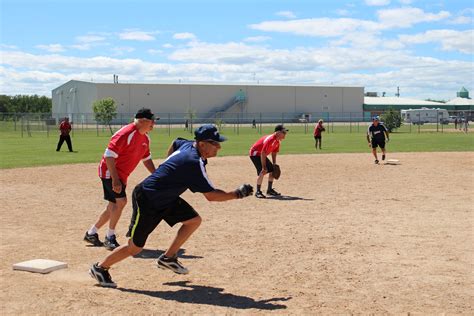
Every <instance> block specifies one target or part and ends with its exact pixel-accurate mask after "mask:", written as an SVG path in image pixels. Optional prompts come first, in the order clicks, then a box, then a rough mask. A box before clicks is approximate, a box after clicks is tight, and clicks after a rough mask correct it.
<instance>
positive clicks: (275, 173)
mask: <svg viewBox="0 0 474 316" xmlns="http://www.w3.org/2000/svg"><path fill="white" fill-rule="evenodd" d="M272 175H273V178H275V179H276V180H278V179H279V178H280V175H281V170H280V166H279V165H276V164H275V165H273V172H272Z"/></svg>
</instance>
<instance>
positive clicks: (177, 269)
mask: <svg viewBox="0 0 474 316" xmlns="http://www.w3.org/2000/svg"><path fill="white" fill-rule="evenodd" d="M157 264H158V268H161V269H169V270H171V271H173V272H174V273H178V274H188V273H189V270H188V269H186V268H185V267H184V266H183V265H182V264H181V262H179V261H178V256H174V257H171V258H168V257H166V256H165V254H162V255H161V256H160V257H159V258H158V261H157Z"/></svg>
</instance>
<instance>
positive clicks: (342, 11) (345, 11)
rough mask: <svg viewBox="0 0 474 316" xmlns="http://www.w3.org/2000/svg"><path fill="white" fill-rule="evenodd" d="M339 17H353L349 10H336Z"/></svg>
mask: <svg viewBox="0 0 474 316" xmlns="http://www.w3.org/2000/svg"><path fill="white" fill-rule="evenodd" d="M335 12H336V14H337V15H340V16H349V15H351V12H350V11H349V10H347V9H339V10H336V11H335Z"/></svg>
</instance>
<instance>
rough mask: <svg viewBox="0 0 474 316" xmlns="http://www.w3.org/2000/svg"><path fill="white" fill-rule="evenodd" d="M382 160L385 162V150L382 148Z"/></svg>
mask: <svg viewBox="0 0 474 316" xmlns="http://www.w3.org/2000/svg"><path fill="white" fill-rule="evenodd" d="M382 160H385V148H382Z"/></svg>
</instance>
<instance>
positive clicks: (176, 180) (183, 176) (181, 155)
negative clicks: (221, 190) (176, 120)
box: [140, 139, 215, 209]
mask: <svg viewBox="0 0 474 316" xmlns="http://www.w3.org/2000/svg"><path fill="white" fill-rule="evenodd" d="M193 143H194V142H193V141H189V140H185V139H177V140H175V141H174V142H173V149H174V150H175V151H174V152H173V153H172V154H171V155H170V156H169V157H168V158H167V159H166V160H165V161H164V162H163V163H162V164H161V165H160V166H159V167H158V168H157V169H156V170H155V171H154V172H153V173H152V174H151V175H150V176H148V177H147V178H146V179H145V180H143V181H142V183H141V184H140V185H141V187H142V190H143V193H144V195H145V197H147V199H149V200H150V201H151V202H152V203H153V207H154V208H158V209H160V208H166V207H168V206H169V205H170V204H172V203H173V202H174V201H175V200H176V199H177V198H178V197H179V196H180V195H181V194H183V193H184V191H186V190H187V189H189V190H191V191H192V192H201V193H207V192H211V191H214V190H215V188H214V186H213V185H212V183H211V180H209V178H208V176H207V173H206V164H207V160H204V159H202V158H201V156H200V154H199V152H198V150H197V149H196V147H194V146H193Z"/></svg>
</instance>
